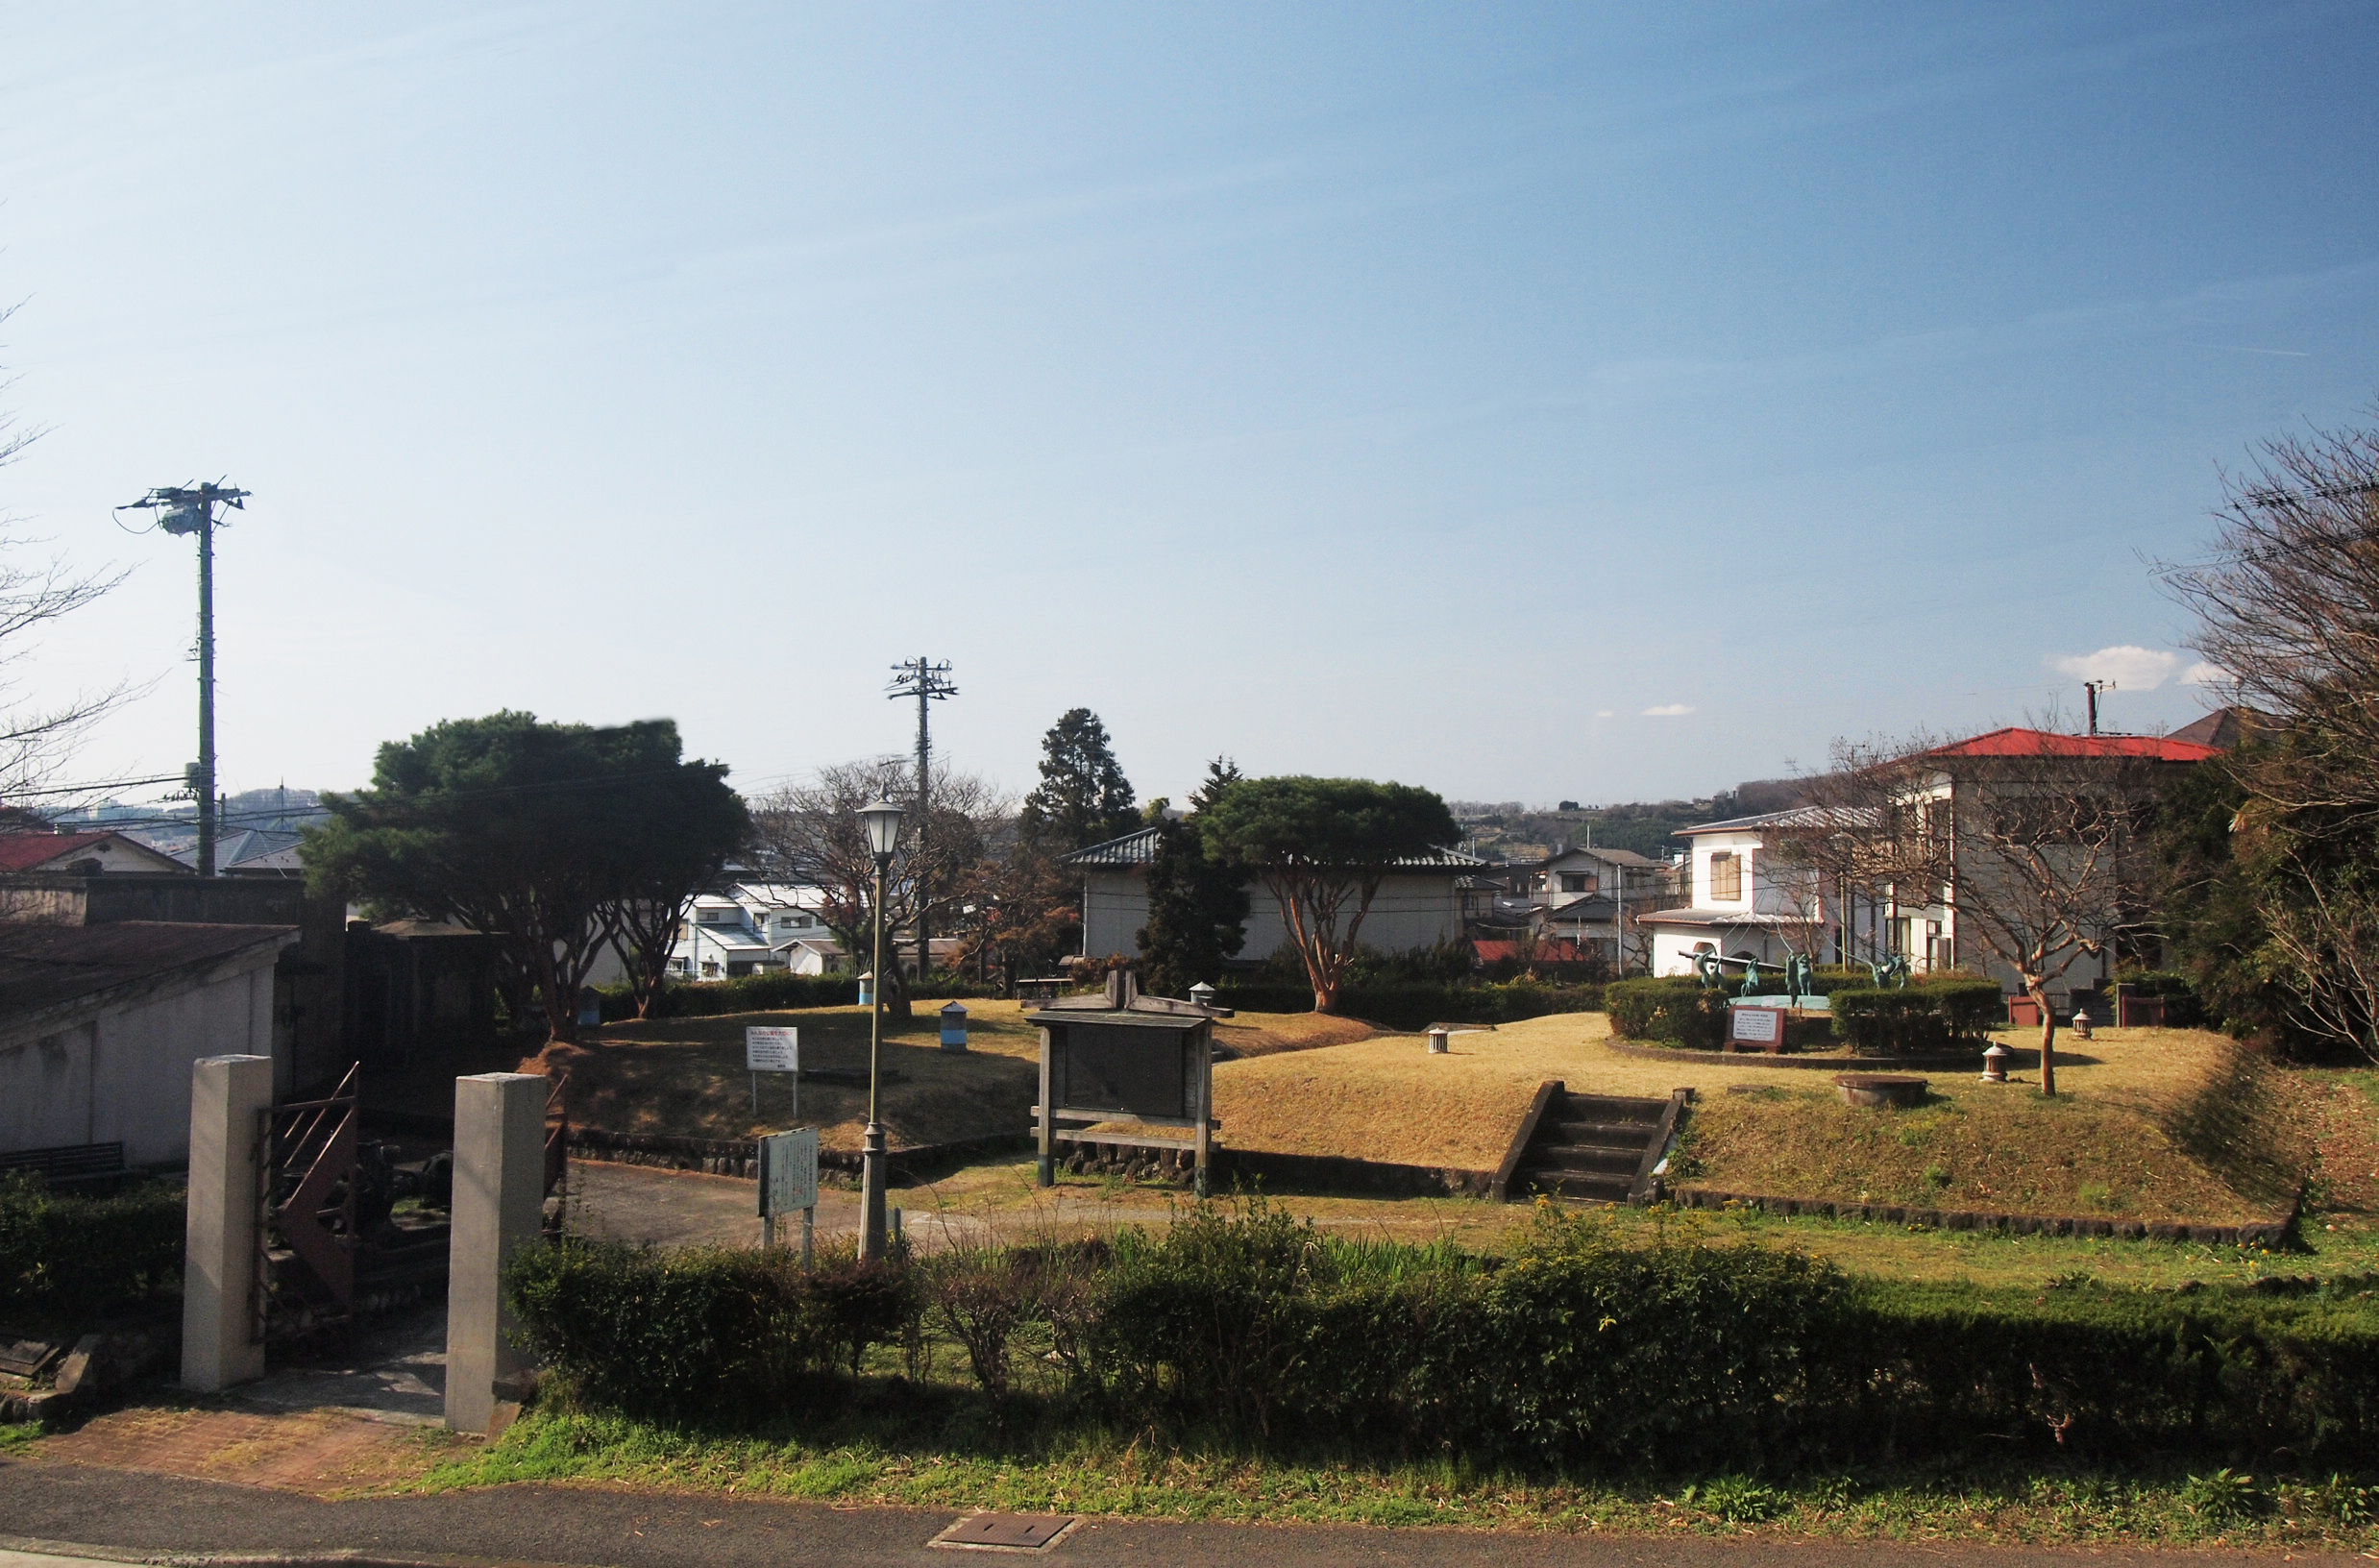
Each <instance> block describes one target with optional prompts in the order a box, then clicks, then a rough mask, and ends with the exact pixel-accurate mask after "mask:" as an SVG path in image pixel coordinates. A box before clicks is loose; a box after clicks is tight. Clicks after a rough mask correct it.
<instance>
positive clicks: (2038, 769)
mask: <svg viewBox="0 0 2379 1568" xmlns="http://www.w3.org/2000/svg"><path fill="white" fill-rule="evenodd" d="M2242 712H2245V713H2247V714H2249V718H2248V719H2247V720H2246V721H2244V724H2243V722H2242V721H2241V720H2240V718H2239V717H2238V715H2239V714H2240V713H2242ZM2252 722H2253V719H2252V711H2251V710H2219V711H2217V712H2216V713H2213V714H2209V715H2207V717H2206V719H2205V720H2201V721H2199V723H2198V724H2197V725H2193V726H2191V728H2192V729H2193V730H2199V731H2200V732H2202V733H2207V734H2210V735H2214V736H2216V737H2217V738H2218V739H2220V740H2221V741H2223V742H2224V743H2225V744H2236V742H2237V739H2238V737H2239V733H2240V730H2241V729H2242V728H2243V727H2244V725H2246V724H2251V723H2252ZM2201 726H2202V727H2201ZM2223 748H2224V747H2223V746H2222V745H2216V744H2208V743H2206V742H2202V741H2193V740H2183V739H2180V738H2179V736H2177V735H2169V736H2155V735H2064V734H2057V733H2054V732H2051V731H2048V730H2040V729H2025V728H2016V727H2010V728H2005V729H1995V730H1992V731H1990V732H1989V733H1988V734H1983V735H1976V736H1973V737H1970V738H1969V739H1966V740H1962V741H1954V742H1951V743H1950V745H1947V746H1943V747H1935V748H1934V749H1933V750H1931V751H1928V752H1925V754H1924V755H1923V756H1922V757H1920V758H1918V759H1916V761H1917V763H1918V765H1919V772H1918V774H1917V776H1916V779H1915V782H1914V785H1913V788H1912V790H1911V792H1910V798H1909V799H1908V800H1907V801H1905V802H1904V805H1905V806H1906V807H1907V808H1908V809H1909V810H1911V811H1913V812H1919V813H1922V817H1921V828H1920V830H1921V831H1924V832H1925V833H1927V834H1932V835H1937V836H1939V837H1940V838H1941V839H1942V840H1943V850H1944V853H1945V856H1946V861H1947V864H1948V865H1949V866H1950V868H1951V878H1952V880H1951V881H1950V884H1949V885H1948V886H1946V887H1943V888H1939V889H1926V890H1923V891H1922V892H1921V893H1917V894H1913V895H1912V896H1910V897H1909V898H1908V900H1907V902H1909V903H1910V904H1918V905H1921V906H1922V907H1920V908H1916V909H1904V908H1901V907H1898V905H1897V903H1895V904H1894V905H1893V906H1892V907H1889V908H1887V909H1886V910H1885V911H1884V912H1883V919H1885V920H1886V921H1887V928H1886V932H1885V938H1886V945H1887V946H1888V948H1889V950H1892V951H1896V952H1902V953H1906V954H1908V955H1909V958H1910V961H1911V963H1912V965H1913V966H1914V967H1916V968H1919V969H1925V968H1967V969H1973V970H1975V971H1977V972H1980V973H1985V974H1988V975H1990V976H1991V977H1992V978H1994V979H1996V980H1998V981H1999V984H2000V985H2001V986H2002V987H2003V988H2005V989H2007V990H2009V991H2014V990H2016V989H2019V986H2020V982H2019V980H2018V977H2017V974H2016V971H2015V970H2014V968H2012V967H2010V966H2008V965H2006V964H2004V963H2002V962H2000V961H1999V959H1998V958H1997V956H1996V955H1994V954H1993V953H1992V951H1991V950H1990V948H1989V946H1988V945H1987V944H1986V943H1984V941H1983V940H1982V937H1981V932H1980V929H1979V917H1978V914H1977V912H1978V911H1979V910H1981V909H1983V908H1987V907H1990V906H1991V904H1992V903H1993V902H1994V901H1995V900H2011V901H2012V903H2011V907H2012V906H2020V905H2021V904H2023V901H2024V899H2023V894H2022V893H2021V891H2020V890H2018V889H2011V888H2010V887H2009V885H2008V883H2009V874H2010V873H2009V872H2008V871H2007V870H2006V868H2005V864H2004V861H2003V859H2002V858H2001V857H1998V856H1994V855H1993V854H1991V853H1990V852H1989V851H1988V849H1987V846H1986V843H1985V841H1983V840H1982V839H1981V838H1980V836H1979V834H1978V832H1977V831H1976V830H1975V829H1974V828H1973V826H1972V825H1971V824H1974V823H1975V822H1977V821H1982V820H1983V819H1984V818H1985V817H1986V816H1987V815H1989V814H1992V813H1999V814H2001V815H2004V814H2005V813H2006V812H2007V811H2008V810H2009V808H2010V805H2011V803H2020V802H2021V801H2023V799H2024V798H2026V797H2038V798H2040V799H2042V800H2044V801H2048V802H2051V803H2052V811H2053V813H2054V814H2055V815H2056V816H2058V817H2060V818H2061V817H2062V816H2063V815H2064V814H2065V813H2067V812H2070V811H2071V809H2072V806H2073V804H2074V803H2076V802H2090V803H2096V804H2098V805H2102V806H2103V807H2105V808H2106V810H2105V814H2104V816H2103V817H2102V818H2101V821H2105V822H2107V823H2110V824H2114V826H2113V828H2112V830H2111V836H2110V837H2109V838H2108V839H2107V840H2106V841H2105V844H2104V845H2103V847H2101V848H2098V849H2097V850H2095V851H2085V849H2084V848H2083V847H2082V846H2080V845H2063V844H2061V842H2060V840H2059V837H2058V835H2057V834H2056V833H2055V832H2054V831H2052V830H2048V829H2045V830H2044V837H2043V842H2042V844H2041V845H2039V846H2038V848H2037V850H2036V851H2034V852H2036V853H2039V854H2043V855H2047V856H2048V857H2050V858H2051V859H2052V860H2053V858H2054V857H2056V856H2058V855H2060V854H2064V855H2068V856H2073V857H2076V858H2078V857H2079V856H2080V855H2082V854H2083V853H2085V852H2095V853H2097V855H2098V857H2099V859H2100V860H2101V862H2102V863H2103V862H2108V861H2110V860H2111V861H2113V862H2115V863H2117V864H2118V865H2119V868H2120V869H2119V870H2118V871H2117V872H2116V873H2115V875H2114V877H2113V878H2111V879H2110V881H2109V885H2110V886H2113V885H2118V884H2120V883H2124V882H2127V883H2130V884H2132V886H2130V887H2129V888H2127V889H2126V890H2125V892H2124V894H2123V896H2122V897H2121V898H2120V899H2105V900H2093V901H2105V902H2111V903H2120V904H2124V905H2127V906H2128V907H2129V909H2130V910H2131V913H2132V916H2133V919H2131V920H2129V921H2127V922H2123V923H2121V925H2119V924H2118V923H2117V922H2115V921H2112V920H2110V921H2107V922H2105V923H2102V924H2100V925H2097V927H2095V928H2093V929H2092V930H2091V931H2090V932H2089V935H2090V937H2091V938H2092V939H2093V940H2094V941H2096V942H2097V943H2098V945H2099V951H2098V953H2097V955H2095V956H2094V957H2091V958H2088V959H2085V960H2084V961H2083V962H2082V964H2079V965H2076V966H2075V967H2074V968H2073V969H2072V970H2070V971H2069V973H2068V975H2067V977H2066V985H2067V986H2068V987H2069V988H2073V989H2089V988H2091V987H2095V986H2097V985H2102V984H2103V983H2104V982H2105V981H2106V980H2107V979H2108V978H2110V976H2111V971H2112V969H2113V967H2114V964H2115V960H2116V954H2117V952H2118V951H2119V950H2121V949H2125V948H2131V949H2136V951H2135V952H2134V954H2133V956H2137V957H2140V958H2142V959H2145V960H2149V961H2152V960H2153V959H2154V958H2155V956H2156V955H2155V953H2154V952H2153V951H2152V950H2151V949H2152V948H2153V947H2154V945H2155V944H2154V942H2153V939H2152V938H2150V937H2147V936H2146V935H2144V934H2143V932H2144V929H2145V927H2146V924H2147V923H2148V922H2147V921H2146V919H2145V918H2146V915H2147V913H2148V911H2147V908H2146V898H2147V897H2148V895H2149V893H2148V874H2149V873H2148V871H2147V869H2146V865H2145V851H2146V845H2144V844H2142V843H2140V842H2139V841H2138V839H2137V836H2136V833H2135V832H2134V830H2133V829H2132V828H2131V827H2130V826H2129V824H2130V823H2131V822H2133V821H2136V820H2137V819H2138V817H2139V816H2140V814H2141V808H2143V807H2145V806H2146V805H2149V804H2151V803H2152V802H2153V800H2154V798H2155V796H2157V795H2159V794H2161V793H2162V791H2163V790H2164V789H2165V788H2166V787H2168V786H2169V785H2170V784H2171V782H2172V781H2174V780H2175V779H2177V778H2179V777H2180V776H2181V775H2183V774H2184V773H2186V772H2187V771H2188V770H2190V769H2191V768H2194V767H2195V766H2196V765H2197V764H2198V763H2201V762H2204V761H2206V760H2207V759H2208V758H2211V757H2214V756H2218V755H2220V752H2221V750H2222V749H2223ZM2093 842H2094V843H2095V842H2097V841H2095V840H2094V841H2093ZM2027 858H2028V857H2027ZM2123 862H2128V863H2129V864H2128V865H2127V866H2126V865H2121V863H2123ZM1888 891H1891V892H1897V891H1898V890H1888ZM1961 906H1963V907H1961ZM1920 922H1922V924H1921V926H1920Z"/></svg>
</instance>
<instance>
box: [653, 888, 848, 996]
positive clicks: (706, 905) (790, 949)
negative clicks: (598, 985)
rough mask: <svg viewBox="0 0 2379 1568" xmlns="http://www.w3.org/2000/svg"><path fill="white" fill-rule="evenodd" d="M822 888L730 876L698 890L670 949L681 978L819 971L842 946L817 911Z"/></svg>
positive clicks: (835, 959) (835, 962) (838, 957)
mask: <svg viewBox="0 0 2379 1568" xmlns="http://www.w3.org/2000/svg"><path fill="white" fill-rule="evenodd" d="M824 899H825V894H823V892H822V890H820V889H818V888H814V887H810V886H807V885H805V884H800V883H792V882H736V883H731V884H729V885H728V886H727V887H725V888H724V889H723V890H721V891H719V892H716V893H705V894H698V895H697V896H696V898H695V900H694V904H693V907H692V908H691V909H689V910H688V911H687V913H686V919H684V920H683V921H681V922H680V923H679V925H678V928H677V943H676V945H674V947H672V948H671V949H670V959H669V968H670V972H671V973H672V974H674V975H675V976H676V977H677V978H679V979H681V980H724V979H732V978H734V977H736V976H738V975H746V974H756V973H758V972H759V971H760V970H762V969H785V968H789V969H792V970H793V971H794V972H795V973H797V974H822V973H824V972H825V971H827V970H828V969H833V968H846V965H845V964H844V963H843V962H842V957H843V950H842V947H841V945H840V944H839V943H836V942H835V940H834V933H833V932H831V931H829V930H828V929H827V928H826V922H825V919H824V917H823V916H822V914H821V913H820V911H821V909H822V907H823V904H824Z"/></svg>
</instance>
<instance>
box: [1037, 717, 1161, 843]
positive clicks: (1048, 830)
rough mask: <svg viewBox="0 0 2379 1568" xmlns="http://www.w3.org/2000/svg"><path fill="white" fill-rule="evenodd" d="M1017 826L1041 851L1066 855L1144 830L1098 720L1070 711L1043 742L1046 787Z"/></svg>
mask: <svg viewBox="0 0 2379 1568" xmlns="http://www.w3.org/2000/svg"><path fill="white" fill-rule="evenodd" d="M1017 825H1018V827H1019V828H1021V829H1022V830H1023V832H1024V835H1025V836H1026V837H1027V838H1028V839H1030V840H1032V841H1033V843H1034V845H1036V846H1037V847H1039V848H1042V849H1043V850H1047V851H1049V852H1051V853H1054V854H1061V855H1062V854H1067V853H1069V852H1070V851H1072V850H1076V849H1080V848H1082V847H1084V846H1085V845H1093V844H1097V843H1099V842H1101V841H1102V840H1106V839H1113V838H1117V837H1120V836H1121V835H1123V834H1125V833H1129V832H1131V831H1132V829H1134V828H1135V827H1138V826H1139V825H1140V815H1139V813H1137V812H1136V811H1134V810H1133V809H1132V784H1131V780H1129V779H1127V778H1125V777H1124V776H1123V769H1122V767H1121V766H1120V765H1119V764H1118V763H1117V762H1116V753H1115V748H1114V747H1112V746H1111V745H1109V744H1108V740H1107V726H1106V725H1105V724H1103V723H1099V718H1098V715H1097V714H1095V713H1092V712H1091V710H1090V709H1088V708H1071V709H1068V710H1067V714H1066V716H1065V717H1064V718H1062V719H1060V720H1059V721H1058V722H1057V723H1054V724H1051V725H1050V726H1049V732H1048V733H1047V734H1046V735H1044V736H1042V738H1041V784H1040V786H1039V787H1038V788H1037V789H1035V790H1034V791H1033V793H1032V794H1030V795H1028V796H1025V797H1024V805H1023V807H1022V809H1021V810H1019V811H1018V818H1017Z"/></svg>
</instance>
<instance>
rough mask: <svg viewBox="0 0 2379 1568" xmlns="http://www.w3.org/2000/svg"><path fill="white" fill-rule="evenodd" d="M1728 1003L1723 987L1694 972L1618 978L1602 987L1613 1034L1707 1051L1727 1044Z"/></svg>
mask: <svg viewBox="0 0 2379 1568" xmlns="http://www.w3.org/2000/svg"><path fill="white" fill-rule="evenodd" d="M1727 1002H1728V996H1727V993H1726V992H1723V991H1712V990H1710V989H1708V988H1707V987H1705V986H1704V985H1703V984H1702V982H1701V981H1699V980H1697V979H1695V978H1694V977H1693V976H1691V975H1664V976H1659V977H1656V978H1654V979H1650V980H1619V981H1614V982H1613V983H1611V984H1610V985H1607V986H1605V987H1604V988H1603V1005H1604V1006H1605V1007H1606V1008H1607V1009H1609V1011H1610V1027H1611V1033H1612V1034H1615V1035H1617V1036H1619V1037H1620V1038H1621V1039H1622V1040H1640V1041H1653V1042H1655V1043H1667V1044H1671V1045H1684V1046H1690V1047H1692V1048H1694V1049H1696V1050H1704V1051H1714V1050H1717V1049H1718V1048H1719V1047H1720V1046H1722V1045H1724V1044H1725V1043H1726V1041H1727Z"/></svg>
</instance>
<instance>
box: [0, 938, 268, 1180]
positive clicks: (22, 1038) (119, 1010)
mask: <svg viewBox="0 0 2379 1568" xmlns="http://www.w3.org/2000/svg"><path fill="white" fill-rule="evenodd" d="M298 937H299V933H298V929H297V928H296V927H295V926H277V925H197V924H188V925H184V924H173V923H168V922H163V921H148V920H124V921H119V922H116V923H114V924H110V925H90V926H83V925H34V924H20V923H14V922H9V923H0V1156H4V1155H9V1154H21V1153H23V1152H25V1151H28V1150H34V1149H76V1148H90V1147H93V1146H102V1145H107V1144H112V1143H120V1144H122V1145H123V1158H124V1163H125V1164H129V1165H161V1164H175V1163H177V1162H180V1161H182V1160H184V1159H185V1158H187V1156H188V1153H189V1143H190V1064H191V1063H193V1062H195V1061H197V1060H198V1059H199V1058H200V1057H203V1056H232V1055H239V1056H266V1057H271V1058H272V1059H273V1063H274V1073H273V1077H274V1082H275V1083H276V1085H278V1086H281V1087H282V1089H284V1090H285V1089H286V1088H287V1086H288V1081H289V1078H290V1076H291V1052H292V1036H291V1034H290V1031H289V1030H288V1029H287V1028H285V1027H282V1026H281V1024H280V1020H279V1019H277V1017H276V1013H277V1011H278V1010H277V1009H276V1008H275V1005H274V998H275V992H274V965H275V963H276V961H277V960H278V959H279V958H280V956H281V952H282V948H284V947H288V946H291V945H293V944H294V943H296V942H297V941H298Z"/></svg>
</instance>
